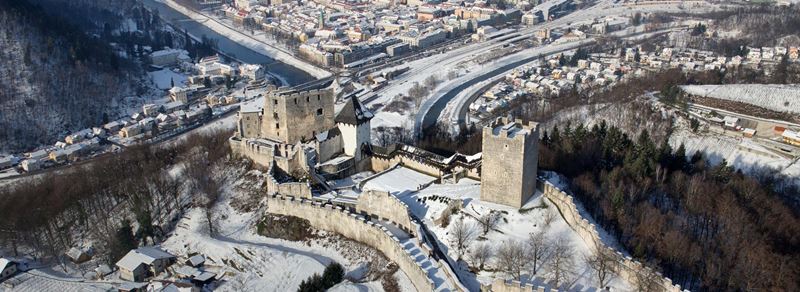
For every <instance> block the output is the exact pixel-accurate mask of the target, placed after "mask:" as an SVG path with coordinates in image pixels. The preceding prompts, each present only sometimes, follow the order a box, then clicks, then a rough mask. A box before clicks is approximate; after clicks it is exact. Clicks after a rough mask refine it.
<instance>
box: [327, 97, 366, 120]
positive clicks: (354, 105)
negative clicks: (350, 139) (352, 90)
mask: <svg viewBox="0 0 800 292" xmlns="http://www.w3.org/2000/svg"><path fill="white" fill-rule="evenodd" d="M370 119H372V112H370V111H369V110H368V109H366V108H365V107H364V105H362V104H361V102H359V101H358V98H356V97H355V96H354V97H351V98H350V99H348V100H347V103H346V104H345V105H344V107H342V110H341V111H339V114H337V115H336V119H335V121H336V122H337V123H345V124H350V125H360V124H361V123H364V122H367V121H369V120H370Z"/></svg>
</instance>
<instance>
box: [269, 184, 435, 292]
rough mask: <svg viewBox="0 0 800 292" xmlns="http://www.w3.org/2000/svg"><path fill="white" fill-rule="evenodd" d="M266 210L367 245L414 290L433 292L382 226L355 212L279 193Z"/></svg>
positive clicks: (422, 271) (420, 269)
mask: <svg viewBox="0 0 800 292" xmlns="http://www.w3.org/2000/svg"><path fill="white" fill-rule="evenodd" d="M267 211H268V212H269V213H273V214H279V215H285V216H295V217H299V218H303V219H306V220H308V221H309V223H310V224H311V225H312V226H314V227H315V228H319V229H323V230H327V231H331V232H336V233H338V234H341V235H342V236H344V237H347V238H350V239H352V240H355V241H358V242H362V243H364V244H367V245H369V246H371V247H373V248H375V249H377V250H379V251H381V252H383V254H384V255H386V257H387V258H388V259H389V260H391V261H393V262H395V263H397V265H398V267H400V269H401V270H403V272H404V273H405V274H406V275H407V276H408V278H409V279H411V283H412V284H413V285H414V287H415V288H416V289H417V291H433V290H434V289H435V288H436V287H435V284H434V283H433V281H432V280H431V279H430V278H428V274H427V272H426V271H425V269H423V267H422V266H420V265H419V264H418V263H417V261H416V260H415V259H414V258H413V257H414V255H412V254H410V253H408V251H407V250H406V249H404V248H403V246H402V245H401V243H400V240H399V239H398V238H397V237H396V236H394V235H393V234H392V233H391V232H390V231H389V230H388V229H386V227H383V226H380V225H377V224H375V223H373V222H371V221H367V220H366V218H365V217H363V216H361V215H358V214H356V213H351V212H350V211H348V210H346V209H344V208H341V207H338V206H333V205H331V204H322V203H319V202H312V201H310V200H305V199H295V198H293V197H284V196H281V195H270V196H269V197H268V201H267ZM412 240H413V239H412Z"/></svg>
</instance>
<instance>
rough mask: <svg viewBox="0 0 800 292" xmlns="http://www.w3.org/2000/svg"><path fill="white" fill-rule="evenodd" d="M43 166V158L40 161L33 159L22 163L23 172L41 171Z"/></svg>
mask: <svg viewBox="0 0 800 292" xmlns="http://www.w3.org/2000/svg"><path fill="white" fill-rule="evenodd" d="M43 164H44V162H43V161H42V159H41V158H40V159H35V158H31V159H25V160H23V161H22V163H20V166H22V169H23V170H25V171H27V172H31V171H35V170H39V169H41V168H42V165H43Z"/></svg>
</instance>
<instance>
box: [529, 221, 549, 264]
mask: <svg viewBox="0 0 800 292" xmlns="http://www.w3.org/2000/svg"><path fill="white" fill-rule="evenodd" d="M527 244H528V257H529V259H530V263H531V268H532V273H533V274H534V275H536V273H538V272H539V269H540V268H541V267H542V266H543V265H544V264H545V261H546V260H547V257H548V255H549V254H550V252H551V250H552V244H551V243H550V242H549V241H547V239H546V238H545V236H544V231H536V232H533V233H531V234H530V236H529V237H528V242H527Z"/></svg>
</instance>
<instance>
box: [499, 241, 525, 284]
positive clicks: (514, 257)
mask: <svg viewBox="0 0 800 292" xmlns="http://www.w3.org/2000/svg"><path fill="white" fill-rule="evenodd" d="M527 265H528V257H527V253H526V252H525V247H524V245H523V243H521V242H519V241H516V240H507V241H504V242H503V244H501V245H500V248H498V249H497V267H498V268H499V269H501V270H502V271H503V272H505V273H506V274H508V275H509V276H512V277H514V278H515V279H517V280H520V278H521V277H522V272H523V271H525V267H526V266H527Z"/></svg>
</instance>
